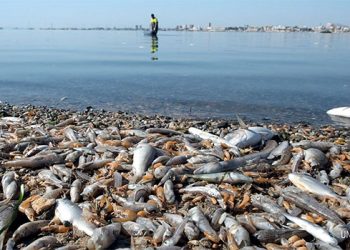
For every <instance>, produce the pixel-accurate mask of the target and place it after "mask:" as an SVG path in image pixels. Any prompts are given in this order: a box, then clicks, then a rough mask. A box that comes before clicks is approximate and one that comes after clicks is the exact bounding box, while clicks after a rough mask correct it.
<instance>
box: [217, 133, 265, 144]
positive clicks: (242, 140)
mask: <svg viewBox="0 0 350 250" xmlns="http://www.w3.org/2000/svg"><path fill="white" fill-rule="evenodd" d="M224 139H225V140H227V141H228V142H230V143H231V144H232V145H235V146H237V147H238V148H246V147H250V146H254V145H256V144H258V143H259V142H261V139H262V138H261V135H260V134H258V133H255V132H253V131H251V130H248V129H238V130H235V131H234V132H232V133H229V134H227V135H226V136H225V137H224Z"/></svg>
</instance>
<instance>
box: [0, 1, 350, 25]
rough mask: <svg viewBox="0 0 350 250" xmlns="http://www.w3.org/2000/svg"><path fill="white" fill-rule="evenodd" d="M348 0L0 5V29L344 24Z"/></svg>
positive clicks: (347, 18) (348, 21)
mask: <svg viewBox="0 0 350 250" xmlns="http://www.w3.org/2000/svg"><path fill="white" fill-rule="evenodd" d="M349 12H350V0H172V1H170V0H0V27H1V26H2V27H14V26H20V27H29V26H32V27H48V26H54V27H62V26H79V27H90V26H117V27H126V26H128V27H134V26H135V25H136V24H142V25H143V26H146V25H148V22H149V15H150V13H155V14H156V16H158V18H159V21H160V26H163V27H174V26H175V25H177V24H195V25H202V26H205V25H207V24H208V22H212V23H213V26H228V25H245V24H251V25H266V24H284V25H294V24H296V25H303V24H305V25H318V24H321V23H322V24H324V23H327V22H334V23H339V24H347V25H349V24H350V14H349Z"/></svg>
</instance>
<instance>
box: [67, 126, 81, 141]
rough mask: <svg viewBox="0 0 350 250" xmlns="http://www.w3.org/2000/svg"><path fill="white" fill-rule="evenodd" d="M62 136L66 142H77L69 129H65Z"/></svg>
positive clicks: (74, 134) (72, 131)
mask: <svg viewBox="0 0 350 250" xmlns="http://www.w3.org/2000/svg"><path fill="white" fill-rule="evenodd" d="M64 135H65V137H66V138H67V139H68V140H70V141H72V142H75V141H78V139H77V135H76V133H75V131H74V130H73V129H72V128H70V127H66V128H65V129H64Z"/></svg>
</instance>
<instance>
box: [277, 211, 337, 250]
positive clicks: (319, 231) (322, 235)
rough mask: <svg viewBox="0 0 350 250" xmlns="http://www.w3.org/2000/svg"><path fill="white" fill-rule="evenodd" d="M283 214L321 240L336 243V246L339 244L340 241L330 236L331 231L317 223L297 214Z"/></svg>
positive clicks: (331, 243)
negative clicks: (296, 215)
mask: <svg viewBox="0 0 350 250" xmlns="http://www.w3.org/2000/svg"><path fill="white" fill-rule="evenodd" d="M283 216H284V217H286V218H287V219H288V220H290V221H292V222H294V223H295V224H297V225H298V226H299V227H301V228H302V229H304V230H305V231H306V232H308V233H309V234H311V235H312V236H314V237H315V238H316V239H319V240H321V241H323V242H325V243H327V244H330V245H334V246H337V245H338V241H337V240H336V239H335V238H333V237H332V236H330V235H329V233H328V232H327V231H326V230H325V229H323V228H322V227H320V226H318V225H316V224H313V223H311V222H309V221H307V220H304V219H300V218H298V217H295V216H291V215H289V214H287V213H283Z"/></svg>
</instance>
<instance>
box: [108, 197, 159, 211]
mask: <svg viewBox="0 0 350 250" xmlns="http://www.w3.org/2000/svg"><path fill="white" fill-rule="evenodd" d="M112 197H113V199H114V200H115V201H116V202H117V203H118V204H120V205H121V206H122V207H124V208H127V209H130V210H132V211H142V210H146V211H148V212H152V211H157V210H158V208H157V206H156V205H153V204H149V203H143V202H133V201H128V200H126V199H125V198H123V197H120V196H118V195H115V194H112Z"/></svg>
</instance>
